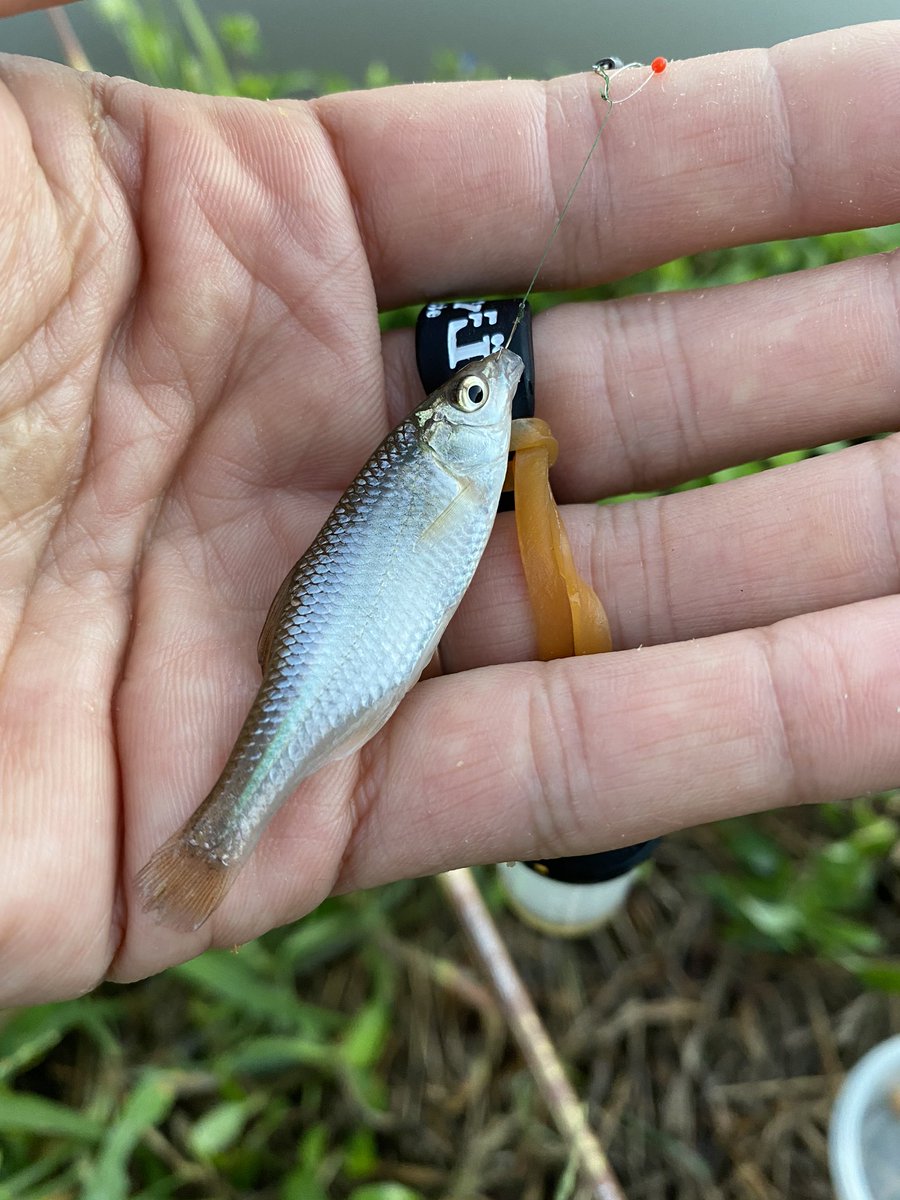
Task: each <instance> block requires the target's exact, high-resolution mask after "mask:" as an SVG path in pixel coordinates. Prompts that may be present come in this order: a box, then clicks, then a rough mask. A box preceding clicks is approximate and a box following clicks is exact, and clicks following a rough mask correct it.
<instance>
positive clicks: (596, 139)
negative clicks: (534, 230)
mask: <svg viewBox="0 0 900 1200" xmlns="http://www.w3.org/2000/svg"><path fill="white" fill-rule="evenodd" d="M603 99H604V100H605V101H606V103H607V106H608V107H607V109H606V114H605V116H604V117H603V120H602V121H601V122H600V128H599V129H598V130H597V132H596V134H595V135H594V140H593V141H592V142H591V148H590V150H588V152H587V155H586V156H585V160H584V162H583V163H582V164H581V170H580V171H579V172H578V174H577V175H576V176H575V182H574V183H573V184H572V186H571V187H570V188H569V194H568V196H566V199H565V203H564V204H563V206H562V208H561V210H560V213H559V216H558V217H557V218H556V224H555V225H554V226H553V229H552V230H551V232H550V236H549V237H548V238H547V244H546V246H544V253H543V254H542V255H541V258H540V262H539V263H538V265H537V266H536V267H535V269H534V274H533V275H532V277H531V282H530V283H529V285H528V287H527V288H526V289H525V295H524V296H523V297H522V299H521V300H520V301H519V311H518V312H517V313H516V319H515V321H513V327H512V329H511V330H510V331H509V337H508V338H507V339H506V346H505V347H504V349H506V350H508V349H509V343H510V342H511V341H512V337H513V334H514V333H515V332H516V330H517V329H518V327H519V322H520V321H521V320H522V317H523V315H524V313H525V305H526V303H527V301H528V297H529V296H530V295H531V293H532V290H533V288H534V285H535V284H536V283H537V279H538V275H540V273H541V268H542V267H543V265H544V263H545V262H546V261H547V255H548V254H549V253H550V250H551V248H552V246H553V243H554V241H555V240H556V235H557V233H559V227H560V225H562V223H563V221H564V220H565V219H566V213H567V212H568V211H569V205H570V204H571V203H572V200H573V199H574V196H575V193H576V191H577V190H578V185H579V183H581V180H582V177H583V176H584V173H585V171H586V170H587V169H588V163H589V162H590V161H591V155H592V154H593V153H594V151H595V150H596V148H597V143H598V142H599V141H600V135H601V133H602V132H603V130H604V129H605V128H606V122H607V121H608V120H609V118H610V117H611V116H612V111H613V102H612V100H611V99H610V98H609V88H608V87H607V89H606V94H605V95H604V97H603Z"/></svg>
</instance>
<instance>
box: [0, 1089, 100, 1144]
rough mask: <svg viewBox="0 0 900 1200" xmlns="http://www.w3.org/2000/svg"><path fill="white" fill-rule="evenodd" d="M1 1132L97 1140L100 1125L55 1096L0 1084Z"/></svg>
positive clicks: (86, 1140)
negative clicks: (50, 1096)
mask: <svg viewBox="0 0 900 1200" xmlns="http://www.w3.org/2000/svg"><path fill="white" fill-rule="evenodd" d="M0 1133H39V1134H43V1135H44V1136H51V1137H55V1136H58V1137H70V1138H75V1139H77V1140H78V1141H85V1142H96V1141H97V1140H98V1139H99V1138H100V1137H101V1136H102V1134H103V1125H102V1124H101V1123H100V1122H99V1121H95V1120H94V1119H93V1117H87V1116H85V1115H84V1113H81V1112H78V1110H77V1109H72V1108H66V1106H65V1105H64V1104H57V1103H56V1101H55V1100H46V1099H45V1098H44V1097H43V1096H34V1095H32V1094H31V1093H30V1092H15V1091H11V1090H10V1089H8V1088H5V1087H0Z"/></svg>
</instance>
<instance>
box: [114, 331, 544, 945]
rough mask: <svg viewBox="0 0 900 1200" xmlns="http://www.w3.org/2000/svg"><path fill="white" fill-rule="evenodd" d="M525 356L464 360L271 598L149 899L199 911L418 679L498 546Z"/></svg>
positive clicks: (370, 466) (195, 916)
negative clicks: (300, 795) (216, 753)
mask: <svg viewBox="0 0 900 1200" xmlns="http://www.w3.org/2000/svg"><path fill="white" fill-rule="evenodd" d="M522 369H523V368H522V361H521V359H520V358H519V357H518V355H516V354H514V353H513V352H512V351H509V350H500V351H498V352H497V353H496V354H493V355H491V356H490V357H489V358H486V359H482V360H480V361H478V362H475V363H471V364H468V365H467V366H466V367H464V368H463V369H462V370H461V371H460V372H458V373H457V374H456V375H455V376H454V377H453V378H452V379H451V380H449V381H448V382H447V383H446V384H444V386H443V387H441V388H439V389H438V390H437V391H436V392H434V393H432V395H431V396H429V397H428V398H427V399H426V400H425V401H423V402H422V404H420V405H419V406H418V408H416V409H415V410H414V411H413V413H412V414H411V415H410V416H409V417H408V418H407V419H406V420H404V421H403V422H401V424H400V425H398V426H397V428H396V429H394V430H393V431H392V432H391V433H390V434H389V435H388V437H387V438H386V439H385V441H384V442H383V443H382V444H381V445H380V446H379V448H378V449H377V450H376V451H375V453H374V454H373V455H372V457H371V458H370V459H369V461H368V462H367V463H366V465H365V466H364V467H363V469H362V470H361V471H360V473H359V474H358V475H357V477H356V478H355V479H354V481H353V483H352V484H351V485H350V487H349V488H348V489H347V491H346V492H345V493H344V495H343V496H342V497H341V499H340V500H339V501H338V504H337V505H336V507H335V508H334V510H333V512H332V513H331V515H330V516H329V518H328V520H327V521H326V522H325V524H324V526H323V527H322V529H321V530H320V532H319V534H318V536H317V537H316V539H315V541H314V542H313V543H312V545H311V546H310V548H309V549H308V550H307V552H306V553H305V554H304V555H303V557H302V558H301V559H300V561H299V562H298V563H297V565H296V566H295V567H294V569H293V570H292V572H291V573H290V574H289V575H288V577H287V578H286V579H285V581H284V583H283V584H282V585H281V588H280V589H279V591H278V594H277V595H276V597H275V600H274V601H273V604H272V608H271V609H270V612H269V616H268V617H267V619H266V624H265V626H264V628H263V633H262V636H261V637H260V642H259V654H260V664H261V666H262V671H263V678H262V683H261V686H260V689H259V692H258V694H257V696H256V699H255V700H254V702H253V706H252V708H251V710H250V712H249V714H248V716H247V719H246V721H245V722H244V726H243V728H242V730H241V733H240V736H239V737H238V740H237V743H236V744H235V747H234V749H233V750H232V752H231V755H230V756H229V759H228V762H227V763H226V765H225V768H224V770H223V772H222V774H221V776H220V778H219V780H218V781H217V783H216V784H215V786H214V787H213V789H212V791H211V792H210V794H209V796H207V798H206V799H205V800H204V801H203V803H202V804H201V805H200V807H199V808H198V809H197V810H196V812H195V813H194V814H193V816H192V817H190V818H189V819H188V821H187V822H186V823H185V825H184V826H182V828H181V829H180V830H178V832H177V833H176V834H174V835H173V837H171V838H170V839H169V840H168V841H167V842H166V843H164V845H163V846H161V847H160V849H159V850H157V851H156V853H155V854H154V855H153V856H152V857H151V858H150V860H149V861H148V863H147V864H146V866H145V867H144V868H143V869H142V870H141V871H140V872H139V874H138V877H137V881H136V882H137V888H138V892H139V894H140V896H141V899H142V901H143V905H144V909H145V911H152V912H155V913H156V914H157V916H158V917H159V919H160V920H162V921H164V922H165V923H166V924H169V925H171V926H173V927H175V928H181V929H195V928H198V927H199V926H200V925H201V924H203V922H204V921H205V920H206V919H207V918H208V917H209V916H210V914H211V913H212V912H213V911H214V909H215V908H216V907H217V906H218V904H219V903H220V902H221V900H222V899H223V897H224V895H225V893H226V892H227V890H228V888H229V886H230V885H231V882H232V881H233V879H234V877H235V876H236V874H237V873H238V871H239V870H240V867H241V866H242V865H243V863H244V862H245V861H246V859H247V857H248V856H249V854H250V852H251V851H252V849H253V847H254V846H255V845H256V843H257V841H258V839H259V837H260V835H261V833H262V831H263V829H264V828H265V826H266V824H267V823H268V821H269V820H270V819H271V817H272V816H273V815H274V813H275V812H276V811H277V810H278V809H279V808H280V807H281V805H282V804H283V803H284V801H285V800H287V799H288V797H289V796H290V795H291V794H292V793H293V792H294V791H295V790H296V788H297V786H298V785H299V784H300V782H301V781H302V780H303V779H305V778H307V777H308V776H309V775H311V774H313V772H315V771H317V770H318V769H319V768H320V767H322V766H324V765H325V764H326V763H328V762H331V761H334V760H335V759H338V758H341V757H343V756H345V755H347V754H350V753H352V752H353V751H354V750H357V749H358V748H359V747H360V746H362V745H363V744H364V743H365V742H366V741H368V740H369V738H371V737H372V736H373V735H374V734H375V733H376V732H377V731H378V730H379V729H380V728H381V727H382V725H383V724H384V723H385V721H387V719H388V718H389V717H390V715H391V713H392V712H393V711H394V709H395V708H396V707H397V705H398V704H399V703H400V701H401V699H402V698H403V696H404V695H405V694H406V692H407V691H408V690H409V689H410V688H411V687H412V685H413V684H414V683H415V681H416V679H417V678H418V676H419V674H420V672H421V671H422V669H423V668H424V667H425V665H426V664H427V663H428V661H429V659H430V658H431V656H432V654H433V652H434V650H435V648H436V646H437V644H438V641H439V640H440V637H441V634H442V633H443V632H444V630H445V628H446V626H447V623H448V622H449V620H450V618H451V617H452V615H453V613H454V612H455V610H456V608H457V606H458V605H459V602H460V600H461V599H462V597H463V594H464V593H465V590H466V588H467V587H468V585H469V583H470V581H471V579H472V576H473V574H474V572H475V568H476V567H477V565H478V562H479V560H480V558H481V555H482V553H483V551H484V548H485V546H486V544H487V540H488V537H489V535H490V531H491V527H492V526H493V522H494V516H495V513H496V509H497V502H498V499H499V496H500V491H501V488H502V485H503V479H504V476H505V474H506V466H507V454H508V448H509V433H510V416H511V407H512V398H513V395H514V394H515V391H516V387H517V385H518V381H519V378H520V376H521V374H522Z"/></svg>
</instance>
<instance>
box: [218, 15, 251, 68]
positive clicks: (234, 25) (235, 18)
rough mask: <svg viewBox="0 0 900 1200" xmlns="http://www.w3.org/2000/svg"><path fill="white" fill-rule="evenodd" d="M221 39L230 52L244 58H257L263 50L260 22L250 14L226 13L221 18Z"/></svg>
mask: <svg viewBox="0 0 900 1200" xmlns="http://www.w3.org/2000/svg"><path fill="white" fill-rule="evenodd" d="M218 29H219V37H220V38H221V39H222V41H223V42H224V43H225V45H226V46H227V47H228V49H229V50H233V51H234V53H235V54H240V55H242V57H244V58H256V57H257V56H258V55H259V53H260V51H261V50H262V42H261V41H260V36H259V21H257V19H256V17H253V16H251V15H250V13H226V14H225V15H224V16H222V17H219V22H218Z"/></svg>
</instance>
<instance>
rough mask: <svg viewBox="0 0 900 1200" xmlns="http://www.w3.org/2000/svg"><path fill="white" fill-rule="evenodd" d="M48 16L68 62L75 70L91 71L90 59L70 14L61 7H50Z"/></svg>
mask: <svg viewBox="0 0 900 1200" xmlns="http://www.w3.org/2000/svg"><path fill="white" fill-rule="evenodd" d="M47 16H48V17H49V18H50V24H51V25H52V26H53V32H54V33H55V34H56V36H57V37H58V38H59V44H60V45H61V46H62V51H63V54H64V55H65V57H66V62H67V63H68V65H69V66H70V67H72V69H73V70H75V71H91V70H93V68H92V67H91V62H90V59H89V58H88V56H87V54H85V52H84V46H82V44H81V41H80V39H79V37H78V34H77V33H76V32H75V30H74V28H73V26H72V22H71V21H70V20H69V17H68V14H67V13H65V12H64V11H63V9H61V8H48V9H47Z"/></svg>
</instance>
